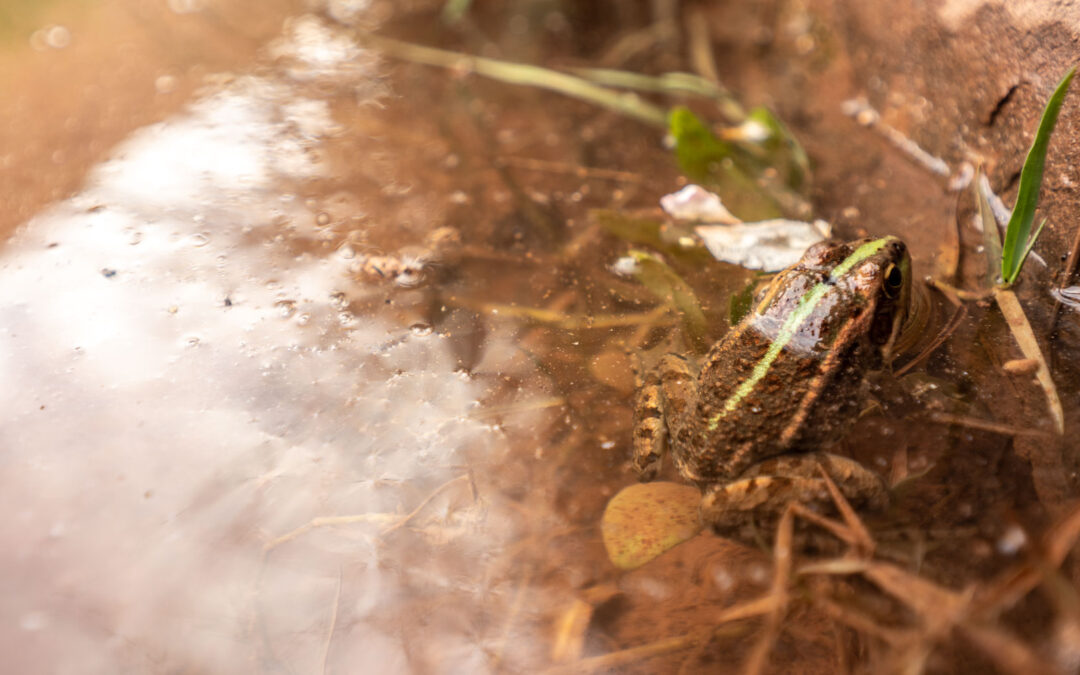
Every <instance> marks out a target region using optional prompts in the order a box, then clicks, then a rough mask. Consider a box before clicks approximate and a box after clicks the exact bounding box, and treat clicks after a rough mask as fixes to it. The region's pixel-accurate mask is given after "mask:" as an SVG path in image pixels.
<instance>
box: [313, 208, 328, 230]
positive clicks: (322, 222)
mask: <svg viewBox="0 0 1080 675" xmlns="http://www.w3.org/2000/svg"><path fill="white" fill-rule="evenodd" d="M315 224H316V225H318V226H319V227H326V226H327V225H329V224H330V214H329V213H327V212H326V211H320V212H319V215H317V216H315Z"/></svg>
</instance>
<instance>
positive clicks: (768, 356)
mask: <svg viewBox="0 0 1080 675" xmlns="http://www.w3.org/2000/svg"><path fill="white" fill-rule="evenodd" d="M895 239H896V237H883V238H881V239H875V240H873V241H868V242H866V243H865V244H863V245H861V246H859V248H857V249H855V250H854V251H853V252H852V253H851V255H849V256H848V257H847V258H845V259H844V261H843V262H841V263H840V264H839V265H837V266H836V267H834V268H833V269H832V271H831V272H829V282H828V283H820V284H815V285H814V287H813V288H811V289H810V290H809V291H807V292H806V295H804V296H802V298H801V299H800V300H799V304H798V305H797V306H796V307H795V311H793V312H792V313H791V314H789V315H788V318H787V319H786V320H785V321H784V324H783V325H782V326H780V330H779V332H777V334H776V339H774V340H773V341H772V344H770V345H769V350H768V351H767V352H765V356H763V357H761V360H760V361H758V362H757V364H755V365H754V370H753V372H751V373H750V377H748V378H746V379H745V380H743V381H742V382H741V383H740V384H739V386H738V388H736V389H735V391H734V393H732V394H731V396H729V397H728V399H727V400H726V401H724V409H723V410H721V411H719V412H717V413H716V414H715V415H713V416H712V417H710V418H709V431H712V430H714V429H716V425H717V424H719V423H720V419H721V418H723V417H724V416H725V415H727V414H728V413H730V412H733V411H734V410H735V409H736V408H738V407H739V404H740V403H742V400H743V399H744V398H746V397H747V396H748V395H749V394H750V392H752V391H753V390H754V387H755V386H757V383H758V382H760V381H761V379H762V378H764V377H765V375H766V374H768V372H769V368H771V367H772V364H773V362H774V361H776V357H778V356H780V352H782V351H783V350H784V347H786V346H787V344H788V343H789V342H791V339H792V338H793V337H795V333H797V332H798V329H799V326H801V325H802V323H803V322H804V321H806V320H807V319H808V318H810V315H811V314H812V313H813V312H814V308H815V307H817V304H818V303H819V302H821V298H823V297H824V296H825V293H826V292H828V290H829V286H831V285H832V283H835V282H836V281H837V280H838V279H839V278H840V277H842V276H844V275H845V274H847V273H848V272H850V271H851V269H852V268H853V267H855V266H856V265H858V264H859V263H861V262H862V261H864V260H866V259H867V258H869V257H870V256H872V255H874V254H876V253H877V252H878V251H880V250H881V249H882V248H884V247H885V245H886V244H888V243H889V242H890V241H893V240H895Z"/></svg>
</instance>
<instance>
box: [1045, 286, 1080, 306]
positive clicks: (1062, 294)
mask: <svg viewBox="0 0 1080 675" xmlns="http://www.w3.org/2000/svg"><path fill="white" fill-rule="evenodd" d="M1050 295H1052V296H1054V298H1056V299H1057V300H1058V301H1060V302H1061V304H1063V305H1065V306H1067V307H1069V308H1071V309H1076V310H1080V286H1066V287H1065V288H1051V289H1050Z"/></svg>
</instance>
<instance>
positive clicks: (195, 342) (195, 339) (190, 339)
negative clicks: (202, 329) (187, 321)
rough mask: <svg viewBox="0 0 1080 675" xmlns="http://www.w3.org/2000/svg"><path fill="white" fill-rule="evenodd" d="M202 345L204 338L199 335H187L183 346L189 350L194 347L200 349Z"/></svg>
mask: <svg viewBox="0 0 1080 675" xmlns="http://www.w3.org/2000/svg"><path fill="white" fill-rule="evenodd" d="M201 343H202V338H200V337H199V336H198V335H187V336H185V337H184V339H183V342H182V344H183V346H184V347H186V348H188V349H191V348H193V347H198V346H199V345H200V344H201Z"/></svg>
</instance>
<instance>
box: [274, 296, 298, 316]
mask: <svg viewBox="0 0 1080 675" xmlns="http://www.w3.org/2000/svg"><path fill="white" fill-rule="evenodd" d="M274 306H275V307H277V310H278V315H279V316H280V317H281V318H283V319H288V318H289V317H291V316H292V315H293V314H295V313H296V301H295V300H278V301H277V302H275V303H274Z"/></svg>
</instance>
